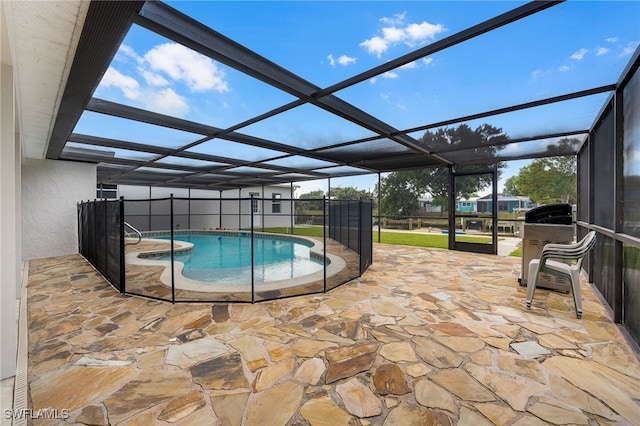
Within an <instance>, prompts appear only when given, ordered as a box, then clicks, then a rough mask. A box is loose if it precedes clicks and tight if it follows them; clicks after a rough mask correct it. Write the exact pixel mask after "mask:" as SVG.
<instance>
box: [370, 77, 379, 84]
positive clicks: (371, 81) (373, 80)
mask: <svg viewBox="0 0 640 426" xmlns="http://www.w3.org/2000/svg"><path fill="white" fill-rule="evenodd" d="M376 81H378V77H371V78H370V79H369V83H371V84H376Z"/></svg>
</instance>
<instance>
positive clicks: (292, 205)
mask: <svg viewBox="0 0 640 426" xmlns="http://www.w3.org/2000/svg"><path fill="white" fill-rule="evenodd" d="M289 197H290V198H291V207H290V209H291V211H290V212H289V215H290V217H291V235H293V234H294V232H293V225H294V223H293V209H294V204H293V203H294V201H293V182H291V189H290V190H289Z"/></svg>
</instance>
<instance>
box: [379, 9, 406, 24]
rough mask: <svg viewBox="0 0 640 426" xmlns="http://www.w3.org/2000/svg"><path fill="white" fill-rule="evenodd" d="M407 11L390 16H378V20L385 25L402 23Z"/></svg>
mask: <svg viewBox="0 0 640 426" xmlns="http://www.w3.org/2000/svg"><path fill="white" fill-rule="evenodd" d="M405 16H407V12H402V13H396V14H395V15H393V17H391V18H380V22H382V23H383V24H387V25H402V23H403V22H404V18H405Z"/></svg>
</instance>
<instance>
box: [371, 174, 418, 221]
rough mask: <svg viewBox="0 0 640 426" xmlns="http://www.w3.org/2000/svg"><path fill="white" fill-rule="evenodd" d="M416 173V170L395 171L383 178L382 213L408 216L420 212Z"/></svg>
mask: <svg viewBox="0 0 640 426" xmlns="http://www.w3.org/2000/svg"><path fill="white" fill-rule="evenodd" d="M414 173H415V172H414V171H401V172H393V173H389V174H388V175H387V176H386V177H385V178H384V179H382V180H381V183H382V189H381V196H382V197H381V198H382V199H381V200H380V201H381V203H380V204H381V205H380V212H381V214H383V215H389V216H392V215H407V216H408V215H414V214H416V213H417V212H418V210H419V208H420V205H419V203H418V196H419V193H420V192H419V190H417V189H416V188H415V187H414V186H413V185H414V179H413V174H414ZM377 189H378V188H377V186H376V190H377Z"/></svg>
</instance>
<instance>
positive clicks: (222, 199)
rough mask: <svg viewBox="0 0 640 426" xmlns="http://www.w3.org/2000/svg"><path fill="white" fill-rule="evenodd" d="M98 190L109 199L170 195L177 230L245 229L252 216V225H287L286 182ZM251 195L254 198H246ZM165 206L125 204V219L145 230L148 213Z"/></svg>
mask: <svg viewBox="0 0 640 426" xmlns="http://www.w3.org/2000/svg"><path fill="white" fill-rule="evenodd" d="M295 188H296V187H295V186H294V190H295ZM102 192H103V195H105V196H107V195H111V198H120V197H124V199H125V201H126V200H149V199H151V200H153V199H159V198H169V197H170V196H171V194H173V196H174V198H177V199H178V200H176V201H175V204H174V205H175V207H174V209H175V211H176V218H175V224H174V226H176V227H177V228H181V229H187V228H190V229H210V228H211V229H215V228H227V229H246V228H249V227H251V223H252V222H251V220H252V215H253V225H254V227H262V226H263V224H264V226H265V227H289V226H291V217H290V213H291V211H292V209H291V207H292V206H291V204H292V202H291V186H290V185H265V186H262V187H254V188H243V189H234V190H228V191H217V190H204V189H188V188H165V187H150V186H132V185H118V186H117V188H115V189H114V188H109V189H106V190H105V188H103V191H102ZM105 192H108V193H105ZM98 194H100V189H98ZM252 196H253V198H254V200H251V199H250V198H251V197H252ZM181 198H182V199H191V201H186V200H180V199H181ZM167 208H168V205H167V203H166V202H152V203H151V204H150V203H127V204H125V218H126V220H127V221H128V222H129V223H130V224H131V225H133V226H134V227H136V228H137V229H139V230H141V231H146V230H149V229H151V228H152V227H153V225H152V222H153V221H152V219H151V216H157V217H161V216H163V215H166V214H168V211H165V210H167Z"/></svg>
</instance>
